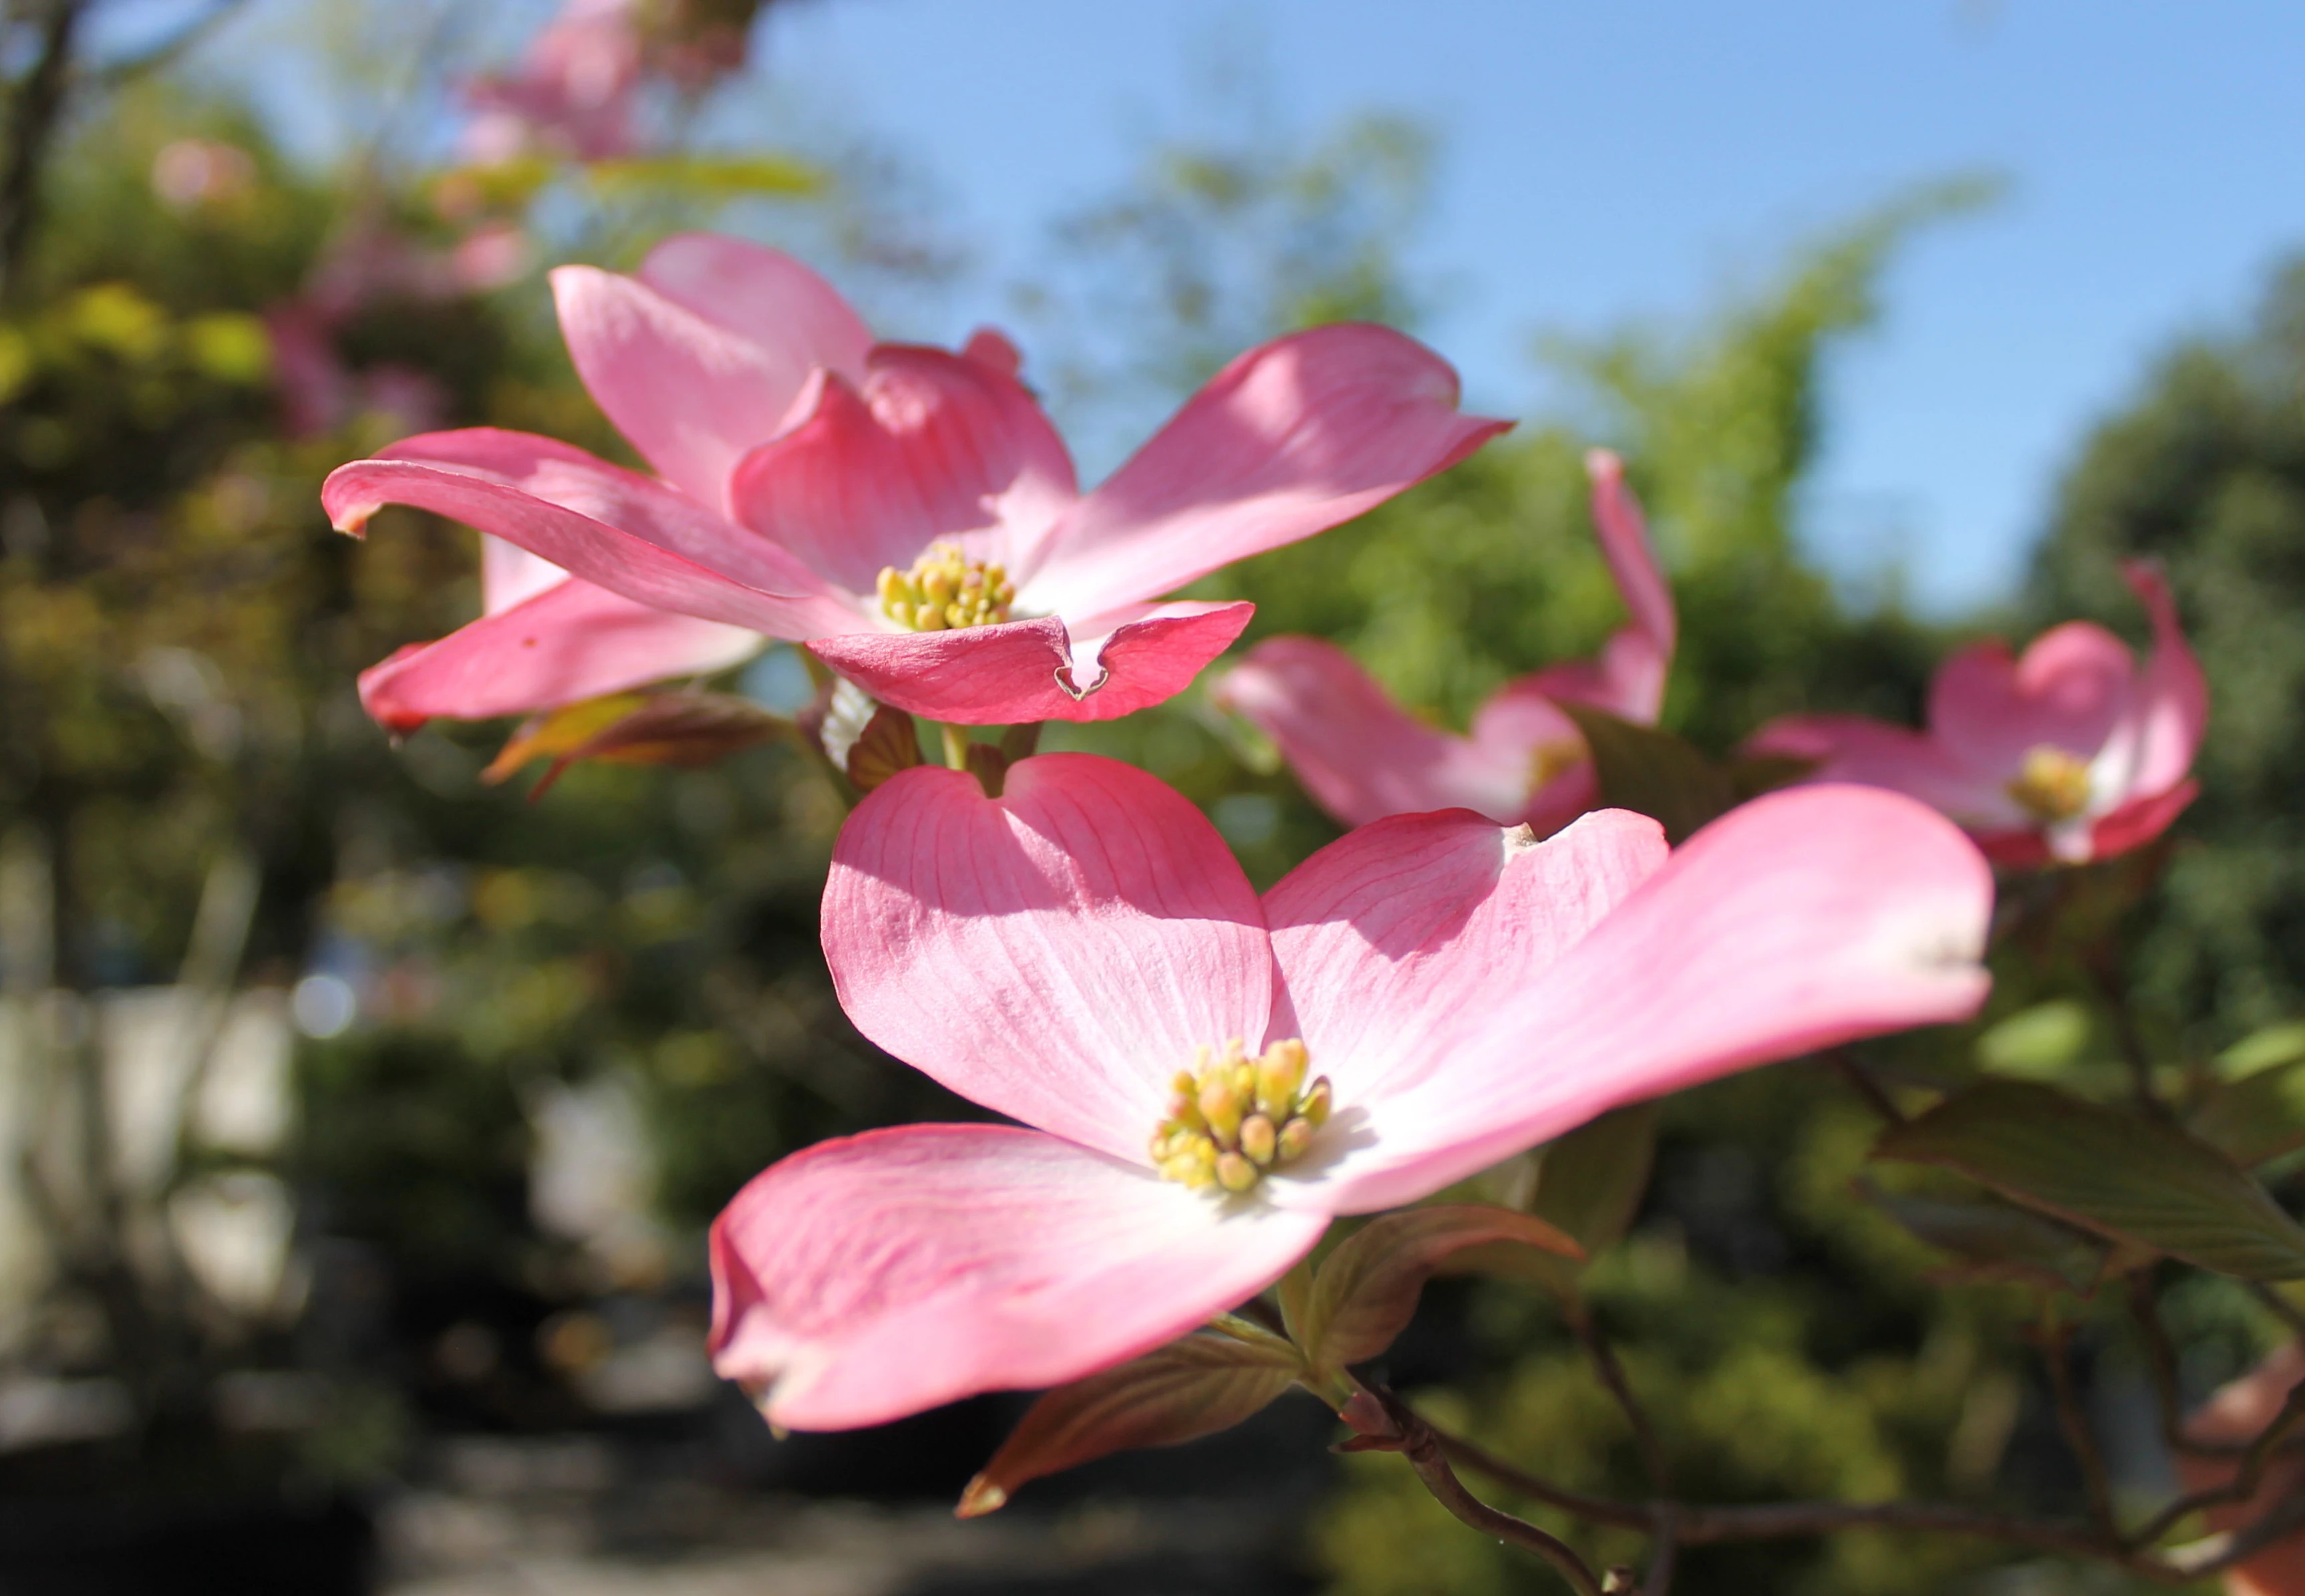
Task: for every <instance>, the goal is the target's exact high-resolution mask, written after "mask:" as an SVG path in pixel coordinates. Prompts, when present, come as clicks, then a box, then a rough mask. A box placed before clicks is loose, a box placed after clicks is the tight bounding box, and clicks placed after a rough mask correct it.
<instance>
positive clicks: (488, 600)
mask: <svg viewBox="0 0 2305 1596" xmlns="http://www.w3.org/2000/svg"><path fill="white" fill-rule="evenodd" d="M567 580H568V573H566V571H563V570H562V569H561V568H560V567H559V566H557V565H554V564H553V563H552V562H551V561H550V560H546V559H539V558H538V557H537V556H534V555H532V554H531V553H529V552H528V550H526V549H525V548H519V547H517V546H515V545H514V544H510V543H507V542H506V541H505V540H504V539H501V538H486V537H484V538H482V539H481V614H483V615H495V614H496V613H497V612H498V610H504V609H510V608H511V607H513V606H514V605H515V604H518V603H520V602H521V601H522V600H523V599H533V598H535V597H536V596H537V595H538V594H539V593H541V592H542V591H544V590H545V589H547V588H550V587H557V586H558V585H559V584H560V583H562V582H566V581H567Z"/></svg>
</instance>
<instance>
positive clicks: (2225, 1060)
mask: <svg viewBox="0 0 2305 1596" xmlns="http://www.w3.org/2000/svg"><path fill="white" fill-rule="evenodd" d="M2301 1058H2305V1020H2284V1021H2283V1022H2282V1023H2280V1024H2278V1025H2268V1026H2267V1027H2266V1028H2265V1029H2264V1030H2262V1031H2251V1032H2250V1034H2249V1035H2247V1036H2245V1037H2243V1038H2241V1040H2239V1041H2237V1042H2235V1043H2234V1044H2233V1046H2232V1047H2230V1048H2226V1049H2225V1050H2224V1052H2222V1053H2220V1054H2218V1055H2217V1074H2220V1075H2223V1076H2224V1078H2225V1079H2226V1080H2228V1081H2238V1080H2240V1079H2241V1078H2242V1077H2243V1076H2245V1075H2254V1074H2257V1073H2258V1071H2260V1070H2269V1069H2271V1068H2272V1067H2273V1066H2274V1065H2279V1064H2294V1063H2296V1062H2297V1061H2298V1060H2299V1059H2301Z"/></svg>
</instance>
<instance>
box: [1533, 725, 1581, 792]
mask: <svg viewBox="0 0 2305 1596" xmlns="http://www.w3.org/2000/svg"><path fill="white" fill-rule="evenodd" d="M1585 758H1586V755H1585V744H1584V743H1582V742H1580V741H1578V739H1575V738H1571V737H1555V738H1552V739H1551V740H1549V741H1547V742H1544V743H1538V744H1537V745H1536V746H1535V748H1534V749H1532V750H1530V751H1529V756H1528V790H1529V794H1530V795H1531V796H1532V797H1534V796H1535V794H1539V793H1542V792H1543V791H1544V789H1545V788H1547V787H1549V786H1551V785H1552V784H1553V782H1554V781H1555V780H1556V779H1557V778H1558V777H1561V776H1563V775H1565V774H1566V773H1568V772H1569V771H1570V770H1573V769H1575V768H1577V767H1578V766H1579V765H1581V764H1583V763H1584V762H1585Z"/></svg>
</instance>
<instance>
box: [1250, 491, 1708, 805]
mask: <svg viewBox="0 0 2305 1596" xmlns="http://www.w3.org/2000/svg"><path fill="white" fill-rule="evenodd" d="M1586 469H1587V470H1588V471H1590V473H1591V475H1592V479H1593V519H1594V522H1595V524H1596V525H1597V527H1598V528H1599V530H1600V534H1601V552H1602V554H1603V556H1605V557H1606V558H1607V560H1608V562H1609V571H1610V573H1611V574H1612V575H1613V576H1614V577H1615V578H1616V581H1617V590H1618V591H1619V592H1620V593H1621V594H1623V595H1624V599H1625V605H1626V607H1627V608H1628V609H1629V610H1630V611H1631V612H1632V624H1630V625H1628V626H1626V627H1624V628H1623V629H1622V630H1620V632H1617V634H1616V635H1615V636H1613V637H1612V638H1611V639H1610V640H1609V641H1608V644H1607V646H1606V647H1605V648H1603V649H1602V651H1601V654H1600V656H1599V658H1595V659H1580V660H1577V661H1574V662H1571V663H1569V664H1566V665H1556V666H1550V667H1548V668H1547V669H1544V670H1541V671H1539V672H1537V673H1536V674H1535V675H1531V676H1523V677H1521V678H1520V679H1519V680H1518V681H1517V682H1511V683H1507V684H1506V685H1505V686H1503V687H1501V688H1500V689H1499V690H1498V691H1497V692H1495V693H1494V694H1493V696H1492V697H1491V698H1490V699H1489V701H1488V702H1487V703H1485V704H1484V705H1482V706H1481V709H1480V712H1479V713H1478V714H1476V716H1475V717H1473V728H1472V734H1471V735H1470V736H1467V737H1459V736H1455V735H1452V734H1450V733H1447V732H1443V731H1442V730H1440V729H1439V728H1437V727H1434V726H1428V725H1426V724H1425V722H1424V721H1421V720H1419V719H1417V718H1416V717H1414V716H1412V715H1410V714H1409V713H1408V711H1407V710H1405V709H1401V708H1400V706H1399V705H1398V704H1396V703H1394V702H1393V701H1392V700H1391V698H1389V697H1387V696H1386V694H1385V691H1384V689H1383V688H1382V687H1380V686H1378V685H1377V684H1376V683H1375V682H1374V681H1373V680H1372V679H1371V678H1370V676H1369V675H1368V673H1367V672H1365V671H1364V670H1363V669H1361V667H1360V666H1358V665H1357V664H1356V663H1355V662H1354V660H1353V658H1352V657H1351V656H1350V655H1348V654H1347V653H1346V652H1345V651H1344V650H1343V649H1340V648H1338V647H1336V646H1335V645H1334V644H1333V643H1328V642H1323V641H1321V640H1320V639H1318V638H1312V637H1275V638H1270V639H1268V640H1266V641H1263V642H1261V643H1259V644H1257V645H1256V647H1255V648H1254V649H1250V650H1249V651H1248V656H1247V658H1246V659H1245V660H1243V661H1242V662H1241V664H1240V665H1239V666H1237V667H1236V668H1234V669H1233V670H1232V671H1230V672H1229V673H1227V675H1225V677H1224V678H1223V680H1222V681H1221V682H1220V683H1218V685H1217V688H1216V699H1217V701H1218V702H1219V703H1220V704H1222V705H1223V706H1224V707H1225V708H1227V709H1231V710H1233V711H1235V712H1236V713H1238V714H1239V715H1241V716H1243V717H1246V719H1248V720H1249V721H1250V722H1251V723H1253V724H1254V725H1255V726H1257V727H1258V728H1259V729H1261V730H1262V731H1263V732H1264V734H1266V735H1267V736H1270V737H1271V738H1272V740H1273V742H1274V743H1277V744H1278V745H1279V746H1280V752H1281V756H1282V758H1284V759H1286V760H1288V761H1289V768H1291V769H1292V770H1294V771H1296V773H1297V779H1298V780H1299V781H1301V782H1303V783H1304V784H1305V789H1306V792H1308V793H1310V794H1312V795H1313V798H1314V802H1318V803H1319V804H1320V805H1321V807H1322V808H1323V809H1325V810H1327V811H1329V812H1330V813H1331V815H1334V816H1335V817H1336V818H1337V819H1339V820H1341V821H1342V822H1344V823H1345V824H1346V825H1348V826H1358V825H1365V824H1366V823H1367V822H1368V821H1371V820H1375V819H1382V817H1384V816H1386V815H1395V814H1415V813H1419V812H1422V811H1426V810H1436V809H1451V808H1462V809H1469V810H1472V811H1476V812H1477V813H1480V814H1484V815H1486V816H1488V818H1489V819H1492V820H1495V821H1498V822H1500V823H1501V824H1510V823H1514V822H1526V823H1527V824H1528V825H1530V826H1532V827H1534V828H1535V830H1536V831H1537V833H1538V835H1540V836H1546V835H1550V834H1551V833H1552V832H1554V831H1557V830H1559V829H1560V828H1561V827H1563V826H1565V825H1567V824H1568V823H1569V821H1570V820H1572V819H1575V818H1576V817H1577V816H1578V815H1580V814H1583V813H1584V812H1585V811H1586V810H1588V809H1590V808H1592V807H1593V805H1594V804H1595V803H1596V802H1599V800H1600V793H1599V789H1598V787H1597V786H1596V785H1595V782H1594V777H1593V762H1592V760H1590V759H1589V758H1588V757H1587V756H1586V749H1585V739H1584V737H1583V736H1582V735H1581V734H1579V733H1578V729H1577V724H1576V722H1574V721H1572V720H1571V719H1569V717H1568V716H1566V715H1564V714H1562V713H1561V709H1560V708H1559V706H1560V705H1561V703H1564V702H1567V703H1578V704H1590V705H1592V706H1593V707H1595V709H1605V710H1607V711H1608V712H1609V713H1610V714H1612V715H1616V716H1620V717H1623V718H1624V719H1627V720H1632V721H1637V722H1639V723H1640V724H1642V725H1644V726H1646V725H1651V724H1654V721H1655V720H1656V717H1657V710H1658V709H1659V708H1660V707H1661V706H1662V705H1663V701H1664V683H1665V674H1666V672H1667V671H1668V670H1669V669H1670V668H1671V664H1672V649H1673V639H1674V632H1675V625H1676V623H1675V619H1674V615H1673V607H1672V595H1671V592H1670V591H1669V590H1667V589H1666V587H1665V584H1664V579H1663V576H1662V575H1661V574H1660V573H1659V572H1658V570H1657V565H1656V557H1655V556H1654V553H1653V552H1652V551H1651V549H1650V548H1649V541H1648V534H1647V531H1646V528H1645V527H1644V526H1643V525H1642V523H1641V513H1640V506H1639V505H1637V504H1636V503H1634V501H1633V497H1632V495H1631V493H1630V492H1629V490H1628V489H1627V488H1626V487H1625V483H1624V470H1623V467H1622V466H1621V465H1620V463H1618V460H1617V457H1616V456H1615V455H1614V454H1610V453H1608V452H1607V451H1605V450H1601V449H1595V450H1594V451H1593V452H1592V453H1591V454H1588V455H1587V456H1586Z"/></svg>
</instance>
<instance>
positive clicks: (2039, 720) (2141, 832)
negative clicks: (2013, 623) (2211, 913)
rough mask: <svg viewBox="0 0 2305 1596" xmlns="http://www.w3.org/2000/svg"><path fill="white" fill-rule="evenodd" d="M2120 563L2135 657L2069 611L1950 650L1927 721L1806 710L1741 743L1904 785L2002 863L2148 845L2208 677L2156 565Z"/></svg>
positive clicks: (2179, 782) (1819, 768)
mask: <svg viewBox="0 0 2305 1596" xmlns="http://www.w3.org/2000/svg"><path fill="white" fill-rule="evenodd" d="M2122 574H2123V575H2124V576H2126V577H2127V579H2128V581H2129V585H2130V587H2131V590H2134V591H2135V592H2136V594H2137V596H2138V598H2139V599H2142V600H2143V601H2144V604H2145V607H2146V610H2147V612H2148V614H2149V615H2151V616H2152V619H2153V651H2152V654H2151V655H2150V656H2149V657H2148V658H2147V659H2146V661H2145V663H2144V666H2143V667H2142V668H2139V666H2138V664H2137V662H2136V659H2135V658H2134V657H2133V656H2132V655H2131V653H2130V651H2129V649H2128V646H2127V645H2126V644H2124V643H2122V641H2121V640H2120V639H2119V638H2117V637H2115V636H2114V635H2113V633H2111V632H2107V631H2106V630H2105V628H2104V627H2102V626H2098V625H2096V624H2092V623H2090V622H2088V621H2068V622H2066V623H2065V624H2063V625H2062V626H2056V627H2053V628H2051V629H2050V630H2049V631H2047V632H2043V633H2042V634H2041V635H2040V636H2039V637H2037V638H2036V639H2035V640H2034V641H2033V642H2032V644H2031V645H2030V646H2029V648H2027V649H2026V650H2025V652H2024V653H2023V654H2022V655H2021V656H2012V655H2011V653H2010V652H2009V648H2008V645H2007V644H2005V643H2003V642H2000V641H1992V642H1984V643H1978V644H1977V645H1975V646H1973V647H1971V648H1967V649H1962V650H1961V652H1960V653H1958V654H1955V655H1954V656H1953V657H1952V658H1951V659H1948V660H1947V661H1945V663H1944V666H1942V667H1941V668H1940V669H1939V670H1938V672H1937V675H1936V680H1935V682H1934V683H1931V684H1930V688H1929V710H1928V723H1929V726H1928V730H1927V732H1916V731H1911V730H1909V729H1907V728H1906V727H1903V726H1892V725H1889V724H1887V723H1886V722H1884V721H1878V720H1869V719H1866V718H1864V717H1860V716H1855V715H1801V716H1794V717H1790V718H1788V719H1783V720H1778V721H1773V722H1772V723H1771V724H1770V725H1768V726H1763V727H1762V728H1761V730H1760V731H1759V732H1758V733H1757V734H1755V736H1754V737H1753V739H1752V740H1751V742H1750V743H1748V744H1747V747H1748V750H1749V751H1752V752H1756V753H1773V754H1787V755H1790V756H1793V757H1795V758H1799V759H1807V760H1816V768H1815V769H1814V770H1813V771H1812V772H1811V776H1810V779H1812V780H1817V781H1858V782H1866V783H1868V784H1871V785H1876V786H1884V787H1893V788H1895V789H1896V790H1897V791H1899V792H1901V793H1909V794H1912V795H1913V796H1914V797H1916V798H1918V799H1920V800H1921V801H1922V802H1925V803H1929V804H1933V805H1935V807H1936V808H1938V809H1940V810H1943V811H1944V812H1945V813H1946V814H1948V815H1951V816H1952V818H1953V819H1956V820H1958V821H1960V822H1961V825H1962V826H1964V827H1966V828H1968V829H1969V833H1970V834H1971V835H1972V836H1975V837H1976V838H1977V839H1978V844H1979V845H1981V846H1982V847H1983V848H1984V849H1985V851H1986V853H1988V854H1990V855H1991V856H1992V857H1993V858H1995V860H1998V861H2000V862H2003V863H2004V864H2018V865H2024V864H2040V863H2046V862H2049V861H2050V860H2053V859H2054V860H2057V861H2061V862H2065V863H2068V864H2075V863H2083V862H2087V861H2088V860H2092V859H2103V858H2106V857H2108V856H2110V855H2112V854H2114V853H2123V852H2125V851H2127V850H2128V849H2131V848H2134V847H2138V846H2139V845H2142V844H2145V843H2148V842H2150V841H2152V840H2153V839H2154V838H2155V837H2156V836H2160V835H2161V833H2162V832H2163V831H2165V830H2166V829H2167V828H2168V826H2169V823H2170V822H2171V821H2172V820H2174V819H2176V818H2177V816H2178V814H2179V812H2180V811H2182V810H2183V809H2184V807H2185V806H2186V805H2187V804H2188V803H2190V802H2192V801H2193V794H2195V793H2196V792H2197V791H2198V790H2199V784H2198V783H2197V782H2195V781H2194V780H2193V779H2192V778H2191V777H2190V775H2189V774H2188V773H2189V772H2190V770H2191V768H2192V764H2193V753H2194V751H2195V750H2196V749H2197V748H2199V745H2200V741H2201V729H2202V727H2203V726H2205V725H2206V724H2207V720H2208V687H2207V683H2205V682H2204V681H2203V679H2202V676H2201V667H2200V666H2199V663H2197V662H2196V661H2195V659H2194V658H2193V652H2192V650H2191V649H2190V648H2188V647H2186V644H2185V634H2184V632H2183V631H2182V629H2181V628H2180V626H2179V625H2178V622H2177V607H2176V605H2175V603H2174V602H2173V600H2172V599H2171V598H2170V596H2169V587H2168V583H2167V582H2166V581H2165V579H2164V578H2163V576H2162V574H2161V571H2160V568H2159V567H2158V566H2157V565H2154V564H2152V563H2150V562H2148V561H2142V560H2132V561H2131V562H2130V563H2129V564H2127V565H2124V566H2123V567H2122Z"/></svg>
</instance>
